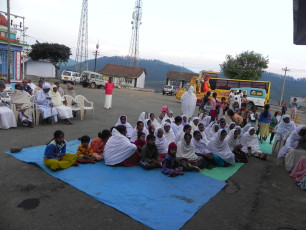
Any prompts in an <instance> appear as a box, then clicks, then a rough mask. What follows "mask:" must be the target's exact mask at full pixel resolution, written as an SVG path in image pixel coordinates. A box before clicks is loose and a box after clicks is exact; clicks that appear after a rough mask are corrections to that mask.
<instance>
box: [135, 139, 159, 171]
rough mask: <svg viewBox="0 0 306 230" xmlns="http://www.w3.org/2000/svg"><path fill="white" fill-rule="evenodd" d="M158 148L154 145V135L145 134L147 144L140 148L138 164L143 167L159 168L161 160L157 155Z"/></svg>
mask: <svg viewBox="0 0 306 230" xmlns="http://www.w3.org/2000/svg"><path fill="white" fill-rule="evenodd" d="M158 155H159V154H158V150H157V147H156V145H155V136H154V135H153V134H149V135H148V136H147V144H146V145H145V146H144V147H143V148H142V149H141V160H140V166H142V167H143V168H145V169H153V168H161V167H162V162H161V160H160V159H159V157H158Z"/></svg>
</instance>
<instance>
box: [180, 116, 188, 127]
mask: <svg viewBox="0 0 306 230" xmlns="http://www.w3.org/2000/svg"><path fill="white" fill-rule="evenodd" d="M184 117H186V118H187V122H185V121H184ZM181 118H182V126H183V127H184V126H185V125H189V123H188V117H187V116H186V115H184V114H183V115H182V116H181Z"/></svg>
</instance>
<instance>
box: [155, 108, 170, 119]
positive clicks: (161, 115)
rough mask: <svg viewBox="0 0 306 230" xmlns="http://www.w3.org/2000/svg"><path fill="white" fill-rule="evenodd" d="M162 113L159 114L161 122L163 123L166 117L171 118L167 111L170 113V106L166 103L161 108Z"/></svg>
mask: <svg viewBox="0 0 306 230" xmlns="http://www.w3.org/2000/svg"><path fill="white" fill-rule="evenodd" d="M160 111H161V114H160V115H159V116H158V118H157V120H158V122H159V123H162V122H163V119H164V118H169V117H168V115H167V113H168V106H166V105H164V106H163V107H162V108H161V110H160Z"/></svg>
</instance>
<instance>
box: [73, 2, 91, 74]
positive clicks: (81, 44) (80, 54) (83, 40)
mask: <svg viewBox="0 0 306 230" xmlns="http://www.w3.org/2000/svg"><path fill="white" fill-rule="evenodd" d="M84 70H88V0H83V3H82V11H81V20H80V27H79V36H78V44H77V50H76V57H75V71H76V72H79V73H82V71H84Z"/></svg>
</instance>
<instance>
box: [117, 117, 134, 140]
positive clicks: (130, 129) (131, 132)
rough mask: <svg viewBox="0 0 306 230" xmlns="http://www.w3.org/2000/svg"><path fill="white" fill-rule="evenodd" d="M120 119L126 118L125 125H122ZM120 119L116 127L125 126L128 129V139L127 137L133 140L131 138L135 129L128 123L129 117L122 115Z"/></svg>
mask: <svg viewBox="0 0 306 230" xmlns="http://www.w3.org/2000/svg"><path fill="white" fill-rule="evenodd" d="M120 117H125V119H126V122H125V124H122V123H121V120H120ZM120 117H119V118H118V121H117V123H116V124H115V126H117V125H124V126H125V127H126V137H127V138H131V137H132V134H133V127H132V126H131V125H130V123H128V121H127V116H125V115H121V116H120Z"/></svg>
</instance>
